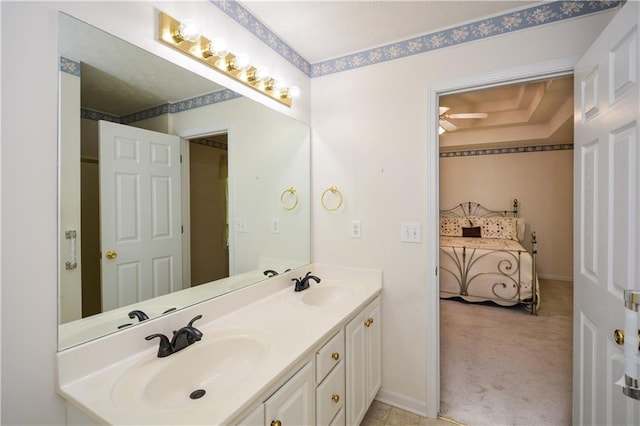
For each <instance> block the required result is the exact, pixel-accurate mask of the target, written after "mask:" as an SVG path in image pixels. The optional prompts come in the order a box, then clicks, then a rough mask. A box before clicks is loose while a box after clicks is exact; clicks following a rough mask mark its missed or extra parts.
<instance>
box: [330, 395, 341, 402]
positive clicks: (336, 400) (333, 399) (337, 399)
mask: <svg viewBox="0 0 640 426" xmlns="http://www.w3.org/2000/svg"><path fill="white" fill-rule="evenodd" d="M331 400H332V401H333V402H335V403H336V404H337V403H338V402H339V401H340V395H338V394H337V393H334V394H333V395H331Z"/></svg>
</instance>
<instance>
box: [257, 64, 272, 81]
mask: <svg viewBox="0 0 640 426" xmlns="http://www.w3.org/2000/svg"><path fill="white" fill-rule="evenodd" d="M254 76H255V78H256V80H258V81H267V80H269V77H270V73H269V68H267V67H258V69H257V70H256V72H255V74H254Z"/></svg>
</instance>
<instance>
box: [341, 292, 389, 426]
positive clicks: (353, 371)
mask: <svg viewBox="0 0 640 426" xmlns="http://www.w3.org/2000/svg"><path fill="white" fill-rule="evenodd" d="M345 332H346V361H347V365H346V368H347V374H346V386H347V391H346V393H347V394H346V408H347V411H346V416H347V424H349V425H356V424H360V422H361V421H362V419H363V418H364V415H365V413H366V412H367V409H368V408H369V405H371V402H373V399H374V398H375V396H376V394H377V393H378V390H379V389H380V384H381V380H382V366H381V356H380V353H381V334H380V298H379V297H378V298H376V299H375V300H374V301H373V302H371V303H370V304H369V305H368V306H367V307H366V308H365V309H364V310H363V311H362V312H361V313H360V314H358V315H357V316H356V317H355V318H354V319H353V320H351V321H350V322H349V323H348V324H347V326H346V328H345Z"/></svg>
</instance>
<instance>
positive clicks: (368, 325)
mask: <svg viewBox="0 0 640 426" xmlns="http://www.w3.org/2000/svg"><path fill="white" fill-rule="evenodd" d="M371 324H373V318H367V320H366V321H365V322H364V326H365V327H371Z"/></svg>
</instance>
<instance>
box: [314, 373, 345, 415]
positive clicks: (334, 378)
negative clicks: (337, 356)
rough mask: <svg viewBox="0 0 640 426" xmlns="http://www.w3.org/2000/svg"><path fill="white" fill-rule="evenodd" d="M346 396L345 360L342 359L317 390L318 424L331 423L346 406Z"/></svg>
mask: <svg viewBox="0 0 640 426" xmlns="http://www.w3.org/2000/svg"><path fill="white" fill-rule="evenodd" d="M344 398H345V397H344V362H342V361H340V362H338V365H337V366H336V368H334V369H333V371H332V372H331V373H330V374H329V375H328V376H327V378H326V380H325V381H324V382H322V384H321V385H320V386H318V388H317V390H316V420H317V424H318V425H327V424H329V422H331V420H332V419H333V418H334V417H335V416H336V413H337V412H338V411H339V410H340V409H341V408H342V407H344Z"/></svg>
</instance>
